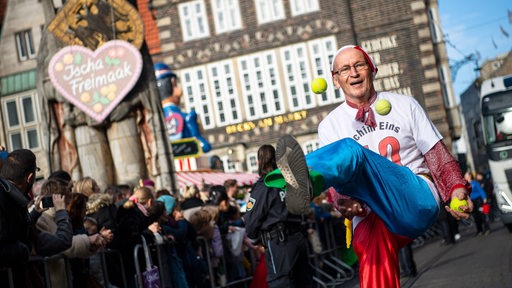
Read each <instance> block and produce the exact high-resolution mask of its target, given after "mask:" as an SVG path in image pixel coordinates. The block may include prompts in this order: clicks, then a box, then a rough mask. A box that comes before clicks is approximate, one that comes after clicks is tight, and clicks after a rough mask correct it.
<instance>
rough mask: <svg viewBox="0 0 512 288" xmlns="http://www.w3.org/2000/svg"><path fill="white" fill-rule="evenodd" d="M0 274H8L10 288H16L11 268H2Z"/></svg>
mask: <svg viewBox="0 0 512 288" xmlns="http://www.w3.org/2000/svg"><path fill="white" fill-rule="evenodd" d="M0 272H5V273H7V281H8V282H9V288H14V279H13V276H12V269H11V268H0Z"/></svg>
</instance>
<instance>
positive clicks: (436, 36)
mask: <svg viewBox="0 0 512 288" xmlns="http://www.w3.org/2000/svg"><path fill="white" fill-rule="evenodd" d="M427 15H428V17H429V24H430V33H432V41H433V42H434V43H439V42H441V41H443V32H442V31H441V28H440V27H439V26H440V25H441V24H440V22H439V20H438V16H437V12H436V10H434V9H432V8H429V9H428V12H427Z"/></svg>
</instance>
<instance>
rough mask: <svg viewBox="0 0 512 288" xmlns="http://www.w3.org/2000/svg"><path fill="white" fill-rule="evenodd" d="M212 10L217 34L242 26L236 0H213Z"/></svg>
mask: <svg viewBox="0 0 512 288" xmlns="http://www.w3.org/2000/svg"><path fill="white" fill-rule="evenodd" d="M212 10H213V20H214V22H215V29H216V32H217V34H220V33H224V32H229V31H233V30H237V29H241V28H242V19H241V16H240V7H239V5H238V0H214V1H212Z"/></svg>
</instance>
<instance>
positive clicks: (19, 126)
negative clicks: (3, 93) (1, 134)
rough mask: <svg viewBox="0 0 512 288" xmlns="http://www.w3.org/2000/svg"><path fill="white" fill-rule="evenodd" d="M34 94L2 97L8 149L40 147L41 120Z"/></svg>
mask: <svg viewBox="0 0 512 288" xmlns="http://www.w3.org/2000/svg"><path fill="white" fill-rule="evenodd" d="M34 99H35V96H34V95H26V94H25V95H22V96H14V97H5V98H4V99H2V107H3V109H4V111H3V114H4V115H3V116H4V119H2V120H3V122H4V125H5V126H6V132H7V141H8V150H16V149H21V148H26V149H38V148H39V147H40V139H39V135H40V132H39V126H38V125H37V123H38V122H39V121H38V119H37V111H36V106H35V101H34Z"/></svg>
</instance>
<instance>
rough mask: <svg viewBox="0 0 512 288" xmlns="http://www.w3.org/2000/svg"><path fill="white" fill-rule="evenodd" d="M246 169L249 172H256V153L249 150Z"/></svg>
mask: <svg viewBox="0 0 512 288" xmlns="http://www.w3.org/2000/svg"><path fill="white" fill-rule="evenodd" d="M246 161H247V171H249V172H250V173H258V153H257V152H250V153H247V157H246Z"/></svg>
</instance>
